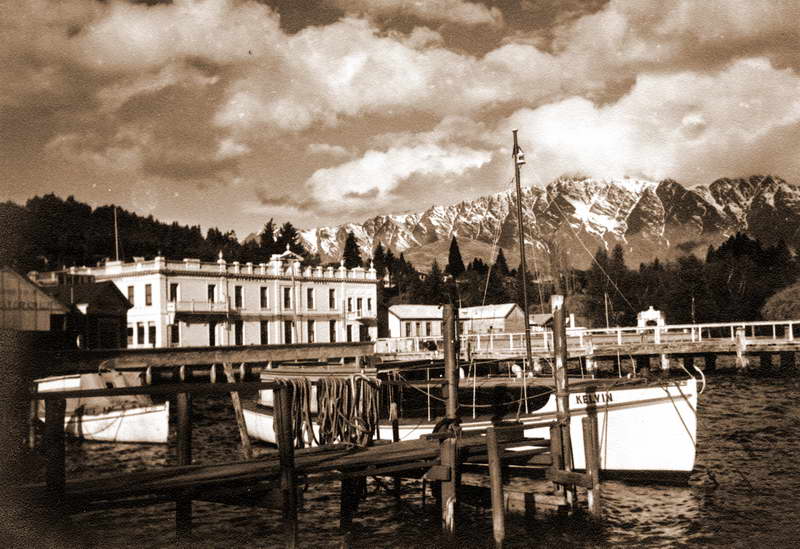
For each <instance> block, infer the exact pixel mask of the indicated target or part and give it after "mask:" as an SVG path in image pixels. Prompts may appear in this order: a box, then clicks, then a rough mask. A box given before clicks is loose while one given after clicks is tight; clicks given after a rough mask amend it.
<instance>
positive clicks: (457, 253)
mask: <svg viewBox="0 0 800 549" xmlns="http://www.w3.org/2000/svg"><path fill="white" fill-rule="evenodd" d="M464 271H466V268H465V267H464V260H463V259H461V250H460V249H459V248H458V241H457V240H456V237H455V236H454V237H453V239H452V240H451V241H450V252H449V254H448V257H447V266H446V267H445V269H444V272H445V273H447V274H449V275H450V276H452V277H453V278H458V277H460V276H461V275H462V274H464Z"/></svg>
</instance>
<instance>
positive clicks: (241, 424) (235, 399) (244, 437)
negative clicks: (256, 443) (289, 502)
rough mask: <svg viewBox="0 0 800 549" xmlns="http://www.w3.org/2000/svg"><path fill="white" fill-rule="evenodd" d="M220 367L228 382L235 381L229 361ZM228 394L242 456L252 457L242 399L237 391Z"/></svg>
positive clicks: (245, 457)
mask: <svg viewBox="0 0 800 549" xmlns="http://www.w3.org/2000/svg"><path fill="white" fill-rule="evenodd" d="M222 368H223V370H224V372H225V378H226V379H227V381H228V383H235V382H236V377H235V376H234V375H233V366H231V363H230V362H224V363H223V364H222ZM212 383H213V382H212ZM230 395H231V402H232V403H233V411H234V413H235V414H236V425H237V427H238V428H239V439H240V440H241V441H242V457H243V458H244V459H253V449H252V447H251V446H250V436H249V435H248V434H247V424H246V423H245V421H244V412H243V411H242V400H241V399H240V398H239V391H231V393H230Z"/></svg>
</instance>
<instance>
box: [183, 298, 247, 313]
mask: <svg viewBox="0 0 800 549" xmlns="http://www.w3.org/2000/svg"><path fill="white" fill-rule="evenodd" d="M235 310H237V308H236V307H234V306H233V305H232V304H231V303H230V302H229V301H195V300H191V301H170V302H168V303H167V312H168V313H227V312H230V311H235Z"/></svg>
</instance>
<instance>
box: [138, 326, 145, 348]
mask: <svg viewBox="0 0 800 549" xmlns="http://www.w3.org/2000/svg"><path fill="white" fill-rule="evenodd" d="M136 344H137V345H144V323H142V322H137V323H136Z"/></svg>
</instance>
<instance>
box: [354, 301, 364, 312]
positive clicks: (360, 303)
mask: <svg viewBox="0 0 800 549" xmlns="http://www.w3.org/2000/svg"><path fill="white" fill-rule="evenodd" d="M363 308H364V300H363V299H361V298H360V297H359V298H358V299H356V310H357V311H358V312H359V313H361V310H362V309H363Z"/></svg>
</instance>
